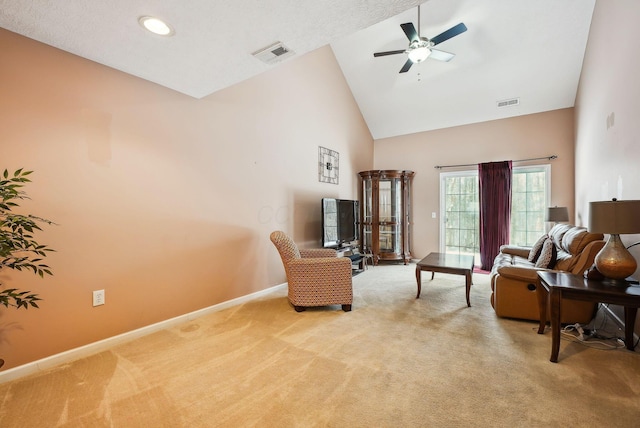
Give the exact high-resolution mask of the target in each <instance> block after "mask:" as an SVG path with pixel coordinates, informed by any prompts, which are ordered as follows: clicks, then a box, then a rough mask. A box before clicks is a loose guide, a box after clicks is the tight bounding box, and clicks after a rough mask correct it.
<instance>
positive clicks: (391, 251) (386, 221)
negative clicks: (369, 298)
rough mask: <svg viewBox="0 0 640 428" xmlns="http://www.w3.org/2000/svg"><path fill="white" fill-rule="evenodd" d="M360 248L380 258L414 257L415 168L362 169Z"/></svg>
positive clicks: (408, 258)
mask: <svg viewBox="0 0 640 428" xmlns="http://www.w3.org/2000/svg"><path fill="white" fill-rule="evenodd" d="M358 175H359V176H360V190H359V195H358V196H359V198H360V210H361V212H360V218H361V219H362V222H361V223H360V237H361V238H360V246H361V248H360V250H361V251H362V252H363V253H365V254H372V255H373V262H374V264H377V263H378V261H380V260H402V261H403V262H404V264H407V263H408V262H409V261H410V260H411V181H412V180H413V176H414V175H415V173H414V172H413V171H397V170H382V171H380V170H375V171H362V172H360V173H358Z"/></svg>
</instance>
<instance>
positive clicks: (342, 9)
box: [0, 0, 595, 138]
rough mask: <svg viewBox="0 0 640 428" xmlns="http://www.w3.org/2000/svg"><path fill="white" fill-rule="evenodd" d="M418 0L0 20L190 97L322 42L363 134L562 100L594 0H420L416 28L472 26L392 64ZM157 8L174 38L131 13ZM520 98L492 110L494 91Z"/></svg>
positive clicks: (70, 10) (121, 2)
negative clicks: (263, 55) (443, 56)
mask: <svg viewBox="0 0 640 428" xmlns="http://www.w3.org/2000/svg"><path fill="white" fill-rule="evenodd" d="M420 3H421V0H412V1H410V0H236V1H221V0H219V1H213V0H189V1H188V2H179V1H161V0H110V1H97V0H94V1H88V0H65V1H59V2H52V1H50V0H28V1H25V0H0V27H2V28H5V29H7V30H10V31H13V32H15V33H18V34H22V35H24V36H27V37H30V38H32V39H34V40H38V41H40V42H43V43H46V44H48V45H51V46H54V47H57V48H59V49H62V50H65V51H68V52H71V53H73V54H76V55H79V56H82V57H85V58H87V59H90V60H93V61H95V62H98V63H101V64H104V65H107V66H109V67H112V68H115V69H118V70H121V71H123V72H126V73H129V74H132V75H135V76H138V77H140V78H143V79H146V80H149V81H152V82H155V83H157V84H160V85H163V86H166V87H168V88H171V89H174V90H176V91H179V92H182V93H184V94H187V95H190V96H192V97H195V98H201V97H204V96H206V95H209V94H211V93H213V92H215V91H217V90H220V89H223V88H225V87H228V86H231V85H233V84H235V83H238V82H240V81H242V80H245V79H248V78H250V77H252V76H255V75H257V74H259V73H261V72H263V71H266V70H269V69H271V68H273V67H277V64H276V65H267V64H264V63H262V62H260V61H259V60H257V59H256V58H254V57H253V56H252V55H251V54H252V53H253V52H256V51H258V50H260V49H262V48H264V47H266V46H269V45H271V44H272V43H274V42H277V41H281V42H283V43H284V44H285V45H286V47H288V48H289V49H291V50H292V51H294V52H295V55H294V56H292V57H290V58H288V59H286V61H293V60H295V58H296V57H298V56H300V55H302V54H304V53H307V52H309V51H312V50H314V49H317V48H319V47H321V46H325V45H327V44H331V46H332V48H333V50H334V52H335V55H336V57H337V59H338V62H339V64H340V66H341V68H342V70H343V72H344V74H345V77H346V78H347V81H348V83H349V85H350V87H351V89H352V92H353V94H354V96H355V99H356V101H357V102H358V105H359V107H360V109H361V111H362V113H363V115H364V118H365V120H366V122H367V124H368V126H369V129H370V130H371V133H372V135H373V137H374V138H384V137H391V136H395V135H403V134H408V133H414V132H420V131H424V130H430V129H437V128H442V127H448V126H455V125H462V124H466V123H474V122H479V121H485V120H492V119H498V118H502V117H509V116H516V115H520V114H528V113H535V112H540V111H547V110H554V109H558V108H564V107H570V106H573V104H574V100H575V93H576V88H577V84H578V79H579V75H580V69H581V66H582V58H583V55H584V49H585V45H586V40H587V36H588V31H589V25H590V21H591V15H592V12H593V7H594V3H595V0H482V1H479V0H429V1H427V2H425V3H423V4H422V6H421V12H422V13H421V24H422V25H421V35H422V36H427V37H433V36H434V35H436V34H438V33H440V32H442V31H444V30H446V29H447V28H449V27H451V26H453V25H455V24H457V23H459V22H464V23H465V24H466V25H467V27H468V28H469V30H468V31H467V32H465V33H463V34H461V35H459V36H457V37H455V38H453V39H450V40H448V41H446V42H444V43H442V44H441V45H439V46H438V47H439V48H441V49H442V50H445V51H448V52H453V53H455V54H456V57H455V58H454V59H453V60H452V61H451V62H446V63H445V62H438V61H435V60H430V59H428V60H427V61H425V62H423V63H421V64H416V65H414V66H413V67H412V68H411V70H410V71H409V72H408V73H404V74H402V75H400V74H398V71H399V70H400V68H401V67H402V65H403V64H404V62H405V60H406V58H405V56H404V54H400V55H393V56H388V57H381V58H373V53H374V52H378V51H385V50H396V49H404V48H405V47H406V46H407V44H408V41H407V39H406V37H405V36H404V33H403V32H402V30H401V29H400V26H399V25H400V24H401V23H403V22H414V23H415V24H416V26H417V7H416V6H417V5H418V4H420ZM143 15H153V16H157V17H159V18H163V19H165V20H167V21H168V22H169V23H170V24H171V25H172V26H173V27H174V29H175V35H174V36H173V37H170V38H167V37H161V36H155V35H152V34H150V33H147V32H146V31H144V30H143V29H142V28H141V27H140V26H139V24H138V17H140V16H143ZM511 97H520V100H521V104H520V105H519V106H517V107H509V108H507V109H502V110H498V109H497V108H496V107H495V103H496V101H498V100H501V99H505V98H511Z"/></svg>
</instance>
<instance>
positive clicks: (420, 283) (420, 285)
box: [416, 266, 422, 299]
mask: <svg viewBox="0 0 640 428" xmlns="http://www.w3.org/2000/svg"><path fill="white" fill-rule="evenodd" d="M421 270H422V269H420V266H416V281H418V294H417V295H416V299H417V298H419V297H420V290H421V288H422V282H421V281H420V271H421Z"/></svg>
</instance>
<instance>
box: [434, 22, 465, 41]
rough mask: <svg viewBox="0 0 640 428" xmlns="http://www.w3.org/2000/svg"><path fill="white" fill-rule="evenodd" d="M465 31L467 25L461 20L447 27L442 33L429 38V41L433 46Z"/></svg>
mask: <svg viewBox="0 0 640 428" xmlns="http://www.w3.org/2000/svg"><path fill="white" fill-rule="evenodd" d="M465 31H467V26H466V25H464V24H463V23H462V22H461V23H459V24H458V25H455V26H453V27H451V28H449V29H448V30H447V31H445V32H444V33H440V34H438V35H437V36H435V37H434V38H432V39H431V42H433V45H434V46H435V45H437V44H439V43H442V42H444V41H446V40H449V39H450V38H452V37H455V36H457V35H458V34H460V33H464V32H465Z"/></svg>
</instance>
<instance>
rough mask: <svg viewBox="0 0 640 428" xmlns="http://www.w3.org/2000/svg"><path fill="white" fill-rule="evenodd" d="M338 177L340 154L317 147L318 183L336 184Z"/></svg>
mask: <svg viewBox="0 0 640 428" xmlns="http://www.w3.org/2000/svg"><path fill="white" fill-rule="evenodd" d="M339 177H340V154H339V153H338V152H336V151H335V150H331V149H327V148H326V147H321V146H318V181H320V182H322V183H331V184H338V178H339Z"/></svg>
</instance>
